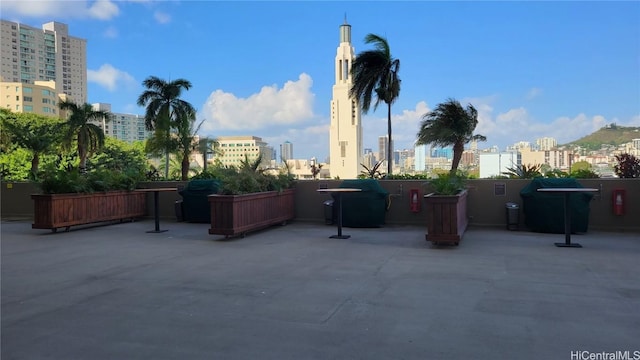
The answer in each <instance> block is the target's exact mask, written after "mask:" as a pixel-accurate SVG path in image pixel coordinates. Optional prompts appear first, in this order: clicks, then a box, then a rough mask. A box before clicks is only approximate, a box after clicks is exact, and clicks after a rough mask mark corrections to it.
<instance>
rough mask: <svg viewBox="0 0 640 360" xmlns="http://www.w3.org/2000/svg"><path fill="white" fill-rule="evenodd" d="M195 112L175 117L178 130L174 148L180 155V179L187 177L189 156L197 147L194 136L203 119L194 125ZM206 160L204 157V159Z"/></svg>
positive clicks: (186, 178) (183, 179)
mask: <svg viewBox="0 0 640 360" xmlns="http://www.w3.org/2000/svg"><path fill="white" fill-rule="evenodd" d="M195 120H196V113H195V112H192V113H189V114H185V116H184V117H180V118H178V119H177V122H176V128H177V130H178V132H177V137H176V141H177V144H176V148H177V151H178V154H179V156H181V157H182V159H181V161H182V166H181V169H182V170H181V180H182V181H186V180H188V179H189V170H190V166H189V165H190V163H191V161H190V158H191V154H193V152H194V151H195V150H196V149H197V148H198V142H197V141H195V140H196V136H197V134H198V131H199V130H200V127H201V126H202V124H203V123H204V120H202V121H200V123H199V124H198V125H195ZM205 160H206V159H205Z"/></svg>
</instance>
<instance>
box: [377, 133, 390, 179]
mask: <svg viewBox="0 0 640 360" xmlns="http://www.w3.org/2000/svg"><path fill="white" fill-rule="evenodd" d="M388 146H391V154H393V141H392V142H391V145H389V137H388V136H386V135H385V136H379V137H378V162H382V163H383V165H381V166H380V167H382V168H384V169H385V171H386V169H387V158H388V157H389V150H388Z"/></svg>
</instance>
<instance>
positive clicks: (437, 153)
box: [431, 148, 453, 160]
mask: <svg viewBox="0 0 640 360" xmlns="http://www.w3.org/2000/svg"><path fill="white" fill-rule="evenodd" d="M431 157H434V158H446V159H449V160H451V159H453V148H431Z"/></svg>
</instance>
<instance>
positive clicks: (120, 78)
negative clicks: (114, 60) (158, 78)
mask: <svg viewBox="0 0 640 360" xmlns="http://www.w3.org/2000/svg"><path fill="white" fill-rule="evenodd" d="M87 80H88V81H90V82H94V83H97V84H99V85H100V86H102V87H104V88H106V89H108V90H109V91H116V90H118V89H119V88H120V87H122V86H126V87H130V86H132V85H134V84H135V79H134V78H133V76H131V75H129V74H128V73H127V72H125V71H122V70H119V69H116V68H114V67H113V66H112V65H111V64H104V65H102V66H100V68H99V69H98V70H90V69H88V70H87Z"/></svg>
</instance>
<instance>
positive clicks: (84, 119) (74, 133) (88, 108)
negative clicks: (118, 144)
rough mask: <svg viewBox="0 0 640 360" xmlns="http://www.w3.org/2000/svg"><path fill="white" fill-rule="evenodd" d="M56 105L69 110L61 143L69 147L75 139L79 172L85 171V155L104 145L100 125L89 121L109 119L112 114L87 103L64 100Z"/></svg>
mask: <svg viewBox="0 0 640 360" xmlns="http://www.w3.org/2000/svg"><path fill="white" fill-rule="evenodd" d="M58 105H59V107H60V110H67V111H69V116H68V118H67V122H66V123H64V124H63V125H64V127H63V129H64V131H63V134H62V141H63V144H64V145H65V147H71V144H72V143H73V141H74V140H75V141H76V144H77V151H78V158H79V159H80V164H79V165H78V167H79V169H80V171H81V172H85V171H86V167H87V156H89V154H90V153H93V152H94V151H96V150H98V149H100V148H101V147H102V146H103V145H104V131H102V129H101V128H100V126H98V125H96V124H93V123H91V121H94V122H98V121H109V120H110V119H111V117H112V114H111V113H110V112H108V111H104V110H95V109H94V108H93V106H92V105H91V104H88V103H84V104H82V105H78V104H76V103H74V102H71V101H67V100H64V101H61V102H60V103H59V104H58Z"/></svg>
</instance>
